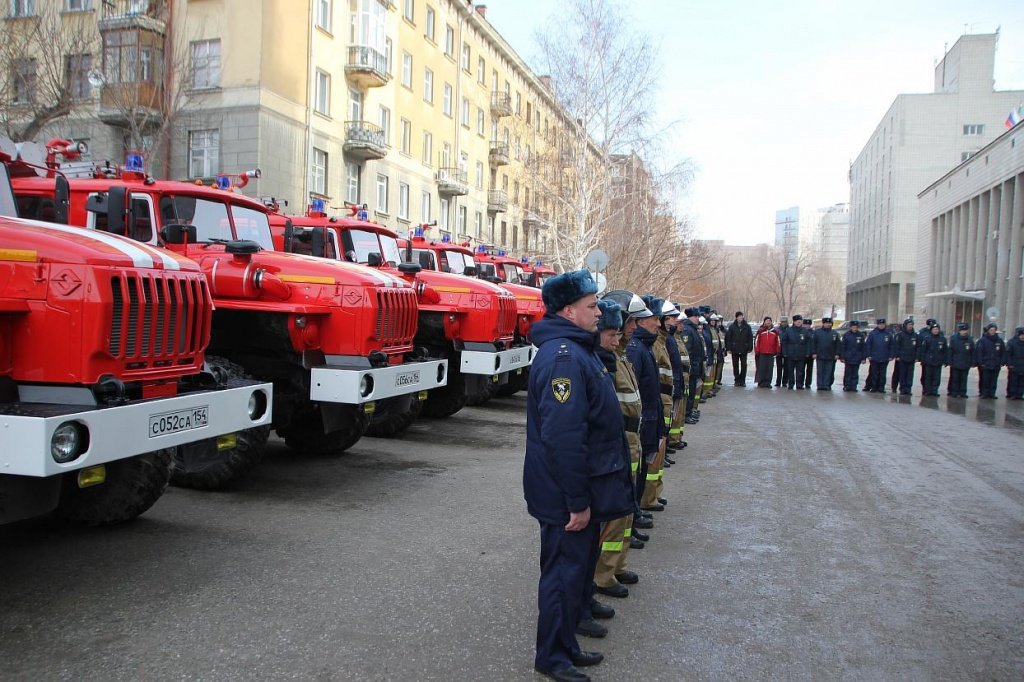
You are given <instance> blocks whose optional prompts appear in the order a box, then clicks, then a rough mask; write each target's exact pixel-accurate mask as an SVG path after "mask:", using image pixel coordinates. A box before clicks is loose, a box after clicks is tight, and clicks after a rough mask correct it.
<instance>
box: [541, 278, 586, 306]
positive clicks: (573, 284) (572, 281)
mask: <svg viewBox="0 0 1024 682" xmlns="http://www.w3.org/2000/svg"><path fill="white" fill-rule="evenodd" d="M596 293H597V283H596V282H594V278H593V277H591V275H590V271H589V270H575V271H573V272H564V273H562V274H561V275H555V276H554V277H552V278H551V279H549V280H548V281H546V282H544V287H543V288H542V289H541V290H540V295H541V298H543V299H544V306H545V307H546V308H547V309H548V312H550V313H553V312H556V311H559V310H561V309H562V308H564V307H565V306H567V305H571V304H573V303H575V302H576V301H578V300H580V299H581V298H583V297H584V296H589V295H591V294H596Z"/></svg>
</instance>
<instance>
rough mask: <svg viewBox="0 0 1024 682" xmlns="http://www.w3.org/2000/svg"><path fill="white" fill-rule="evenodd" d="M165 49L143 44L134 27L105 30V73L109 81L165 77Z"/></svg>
mask: <svg viewBox="0 0 1024 682" xmlns="http://www.w3.org/2000/svg"><path fill="white" fill-rule="evenodd" d="M162 63H163V52H162V51H161V50H160V49H159V48H155V47H147V46H143V47H141V48H140V47H139V32H138V31H134V30H122V31H106V32H104V33H103V74H104V76H105V78H106V80H107V83H111V84H115V83H153V82H155V81H156V80H158V79H159V78H161V77H162V75H161V69H162Z"/></svg>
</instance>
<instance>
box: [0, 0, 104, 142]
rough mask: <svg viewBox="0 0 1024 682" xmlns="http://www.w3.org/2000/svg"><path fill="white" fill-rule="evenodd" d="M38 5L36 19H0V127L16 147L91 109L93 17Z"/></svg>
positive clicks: (46, 5) (95, 38) (93, 45)
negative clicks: (0, 32)
mask: <svg viewBox="0 0 1024 682" xmlns="http://www.w3.org/2000/svg"><path fill="white" fill-rule="evenodd" d="M38 5H39V10H40V12H39V14H35V15H32V16H25V17H17V18H15V17H11V18H8V19H5V20H3V29H4V30H3V39H2V40H0V128H2V130H3V134H4V135H5V136H7V137H10V138H11V139H13V140H15V141H17V142H20V141H24V140H34V139H35V138H36V137H37V136H38V135H39V133H40V132H41V131H42V130H43V129H44V128H45V127H46V126H47V125H49V124H51V123H53V122H55V121H58V120H60V119H62V118H65V117H67V116H69V115H71V114H72V113H73V112H75V111H76V110H77V109H79V108H82V107H84V106H91V105H92V101H91V92H90V88H89V85H88V80H87V73H88V71H89V69H90V68H91V67H92V63H93V61H94V59H95V51H96V49H97V44H98V41H97V36H96V28H95V19H94V18H93V15H92V13H91V12H89V13H87V12H67V13H64V12H61V11H60V7H59V4H58V3H55V2H51V3H38ZM90 20H91V21H90Z"/></svg>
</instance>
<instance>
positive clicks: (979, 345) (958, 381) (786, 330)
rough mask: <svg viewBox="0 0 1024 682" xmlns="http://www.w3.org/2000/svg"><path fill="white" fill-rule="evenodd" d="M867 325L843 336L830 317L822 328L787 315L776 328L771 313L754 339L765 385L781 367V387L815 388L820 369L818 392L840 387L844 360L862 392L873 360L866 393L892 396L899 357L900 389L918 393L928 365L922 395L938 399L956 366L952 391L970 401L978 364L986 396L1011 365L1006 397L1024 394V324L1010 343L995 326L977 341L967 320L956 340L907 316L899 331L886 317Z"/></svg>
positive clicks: (848, 384) (851, 382)
mask: <svg viewBox="0 0 1024 682" xmlns="http://www.w3.org/2000/svg"><path fill="white" fill-rule="evenodd" d="M805 323H806V326H805ZM862 326H864V327H866V326H867V325H866V324H864V325H862V324H861V323H860V322H858V321H853V322H851V323H850V328H849V330H848V331H846V332H845V333H844V334H842V335H840V334H839V333H838V332H836V331H835V330H833V329H832V320H831V319H829V318H823V319H822V324H821V327H819V328H817V329H813V328H810V327H811V325H810V324H809V323H808V321H807V320H805V319H802V317H801V316H800V315H794V316H793V324H792V325H790V324H789V323H788V320H786V319H785V318H783V319H782V320H780V325H779V326H773V325H772V320H771V318H769V317H766V318H765V319H764V323H763V324H762V325H761V327H760V328H759V329H758V333H757V336H756V340H755V344H754V346H755V347H754V352H755V362H756V363H757V368H758V369H757V376H756V382H757V384H758V386H761V387H766V388H767V387H771V385H772V384H771V382H772V370H773V367H774V368H775V369H777V371H778V375H777V377H776V383H775V386H776V387H784V388H789V389H809V388H810V387H811V381H812V375H813V371H814V369H817V376H818V381H817V387H818V390H826V391H828V390H832V385H833V383H834V380H835V369H836V362H837V361H838V362H840V363H842V364H843V365H844V371H843V390H844V391H848V392H855V391H858V390H860V389H859V386H860V369H861V366H862V365H865V364H866V365H867V366H868V372H867V379H866V381H865V384H864V390H865V391H868V392H870V393H885V392H886V383H887V379H888V371H889V363H890V362H892V363H894V366H893V372H892V377H891V383H890V385H889V387H890V390H891V391H892V392H894V393H895V392H899V393H901V394H903V395H910V394H911V392H912V389H913V382H914V373H915V368H916V366H917V365H920V366H921V375H920V381H921V389H922V393H923V394H924V395H929V396H937V395H939V389H940V387H941V384H942V371H943V368H944V367H949V369H950V371H949V380H948V383H947V385H946V393H947V395H949V396H952V397H959V398H966V397H967V375H968V373H969V372H970V370H971V368H972V367H976V368H977V369H978V394H979V396H980V397H982V398H987V399H994V398H995V397H996V395H995V391H996V384H997V382H998V378H999V373H1000V372H1001V370H1002V368H1003V367H1004V366H1005V367H1007V370H1008V371H1007V390H1006V397H1007V398H1009V399H1011V400H1021V399H1022V393H1024V327H1017V328H1016V329H1015V330H1014V336H1013V338H1011V339H1010V341H1009V342H1005V341H1004V340H1003V338H1002V337H1001V336H1000V335H999V333H998V327H997V326H996V325H995V324H994V323H992V324H989V325H987V326H986V327H985V330H984V334H983V335H982V337H981V338H980V339H978V340H977V341H975V339H974V338H973V337H972V336H971V335H970V331H969V327H968V325H967V324H966V323H963V322H961V323H959V324H958V325H957V331H956V333H955V334H951V335H950V336H949V337H946V335H945V334H943V332H942V329H941V327H940V325H939V324H938V322H937V321H936V320H933V319H929V320H928V321H927V322H926V324H925V326H924V327H922V328H921V329H920V330H916V331H915V330H914V323H913V320H909V319H908V320H904V322H903V325H902V327H901V328H900V330H899V331H897V332H896V333H893V332H892V330H890V329H889V328H888V326H887V324H886V320H885V319H884V318H879V319H878V320H876V323H875V328H874V329H872V330H870V331H868V332H865V331H862V330H861V328H862Z"/></svg>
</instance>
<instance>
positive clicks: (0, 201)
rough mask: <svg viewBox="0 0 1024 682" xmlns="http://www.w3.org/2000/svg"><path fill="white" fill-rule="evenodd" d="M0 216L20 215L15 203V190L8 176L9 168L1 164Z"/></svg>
mask: <svg viewBox="0 0 1024 682" xmlns="http://www.w3.org/2000/svg"><path fill="white" fill-rule="evenodd" d="M0 215H3V216H17V215H18V208H17V204H15V203H14V190H12V189H11V178H10V176H9V175H8V174H7V166H5V165H3V164H0Z"/></svg>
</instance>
